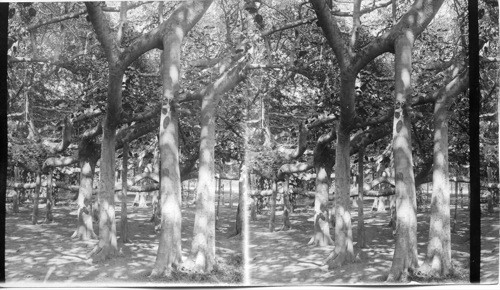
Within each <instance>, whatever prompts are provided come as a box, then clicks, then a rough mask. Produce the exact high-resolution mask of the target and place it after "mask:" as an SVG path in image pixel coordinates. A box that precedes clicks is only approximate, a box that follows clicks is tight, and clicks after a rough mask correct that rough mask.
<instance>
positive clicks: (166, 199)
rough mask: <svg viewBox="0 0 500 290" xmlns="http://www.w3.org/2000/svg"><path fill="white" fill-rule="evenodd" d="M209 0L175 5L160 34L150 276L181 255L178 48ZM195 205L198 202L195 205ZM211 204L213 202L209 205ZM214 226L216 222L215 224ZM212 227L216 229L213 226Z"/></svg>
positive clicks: (165, 269) (165, 271) (166, 272)
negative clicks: (155, 232) (156, 236)
mask: <svg viewBox="0 0 500 290" xmlns="http://www.w3.org/2000/svg"><path fill="white" fill-rule="evenodd" d="M211 3H212V1H210V0H206V1H189V2H186V3H185V4H184V5H182V6H181V7H180V8H178V9H177V10H176V11H175V12H174V15H173V16H172V17H176V18H175V20H174V22H173V23H172V25H171V26H170V27H169V30H168V31H166V34H164V35H163V38H162V43H163V53H162V57H161V60H162V64H161V65H162V67H161V71H162V82H163V95H162V98H161V100H162V108H161V118H160V142H159V143H160V156H161V158H160V163H161V178H160V180H161V181H160V183H161V189H160V192H161V199H160V201H161V212H162V217H161V232H160V245H159V247H158V253H157V256H156V262H155V266H154V269H153V272H152V273H151V276H159V275H170V272H171V269H172V265H177V264H179V263H181V262H182V256H181V221H182V217H181V203H182V200H181V199H182V197H181V176H180V168H179V147H178V146H179V140H178V139H179V133H178V132H179V124H178V113H177V106H178V104H177V101H178V100H177V95H178V92H179V80H180V62H181V47H182V40H183V38H184V36H185V35H186V34H187V33H188V32H189V31H190V30H191V28H192V27H193V26H194V25H195V24H196V23H197V22H198V20H200V18H201V17H202V16H203V14H204V13H205V11H206V10H207V9H208V7H209V6H210V4H211ZM197 206H198V205H197ZM212 206H213V204H212ZM214 227H215V224H214ZM214 230H215V229H214Z"/></svg>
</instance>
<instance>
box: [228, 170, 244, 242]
mask: <svg viewBox="0 0 500 290" xmlns="http://www.w3.org/2000/svg"><path fill="white" fill-rule="evenodd" d="M239 172H240V180H241V181H240V182H239V183H238V184H239V186H238V208H237V209H236V223H235V232H234V234H233V236H236V235H243V227H244V226H245V223H244V222H243V221H244V218H245V217H244V214H245V212H244V208H245V193H246V190H245V188H247V185H245V179H246V178H245V172H246V170H245V169H244V167H243V162H242V163H241V165H240V170H239ZM242 179H243V180H242ZM231 182H232V181H231Z"/></svg>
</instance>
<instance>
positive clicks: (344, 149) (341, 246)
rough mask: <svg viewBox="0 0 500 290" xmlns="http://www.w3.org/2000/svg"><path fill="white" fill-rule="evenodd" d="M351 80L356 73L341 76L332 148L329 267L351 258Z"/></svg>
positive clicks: (352, 103) (352, 85)
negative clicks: (332, 223)
mask: <svg viewBox="0 0 500 290" xmlns="http://www.w3.org/2000/svg"><path fill="white" fill-rule="evenodd" d="M354 84H355V76H350V75H344V76H343V77H342V83H341V94H342V96H341V101H340V105H341V106H340V122H339V125H338V128H337V148H336V152H335V195H336V197H335V249H334V251H333V252H332V254H330V257H328V258H327V261H328V268H329V269H333V268H336V267H339V266H341V265H343V264H346V263H351V262H353V261H354V247H353V238H352V224H351V213H350V205H351V203H350V172H351V169H350V147H351V145H350V126H351V123H352V118H353V116H354V88H355V87H354Z"/></svg>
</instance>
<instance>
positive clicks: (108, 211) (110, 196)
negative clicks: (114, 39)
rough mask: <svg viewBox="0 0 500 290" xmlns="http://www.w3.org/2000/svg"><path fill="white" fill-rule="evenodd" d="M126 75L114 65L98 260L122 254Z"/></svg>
mask: <svg viewBox="0 0 500 290" xmlns="http://www.w3.org/2000/svg"><path fill="white" fill-rule="evenodd" d="M110 65H111V64H110ZM122 76H123V70H122V69H120V68H113V67H111V68H110V71H109V78H108V82H109V83H108V96H107V109H106V116H105V118H104V125H103V137H102V143H101V166H100V178H99V191H98V202H99V243H98V244H97V245H96V248H95V249H94V250H93V253H92V254H94V255H95V256H94V261H96V262H99V261H103V260H105V259H108V258H111V257H113V256H115V255H116V254H117V253H118V244H117V238H116V220H115V142H116V140H115V137H116V125H117V123H118V122H119V119H120V111H121V101H122V100H121V99H122V88H121V85H122Z"/></svg>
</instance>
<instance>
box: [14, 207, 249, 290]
mask: <svg viewBox="0 0 500 290" xmlns="http://www.w3.org/2000/svg"><path fill="white" fill-rule="evenodd" d="M129 199H130V200H129V201H130V202H129V207H128V215H129V216H128V222H129V239H130V240H131V243H128V244H125V245H123V244H122V243H121V239H120V223H119V221H120V219H119V216H120V207H119V206H117V207H116V216H117V233H118V243H119V247H120V254H119V256H118V257H115V258H114V259H111V260H107V261H105V262H102V263H98V264H94V263H92V260H91V259H90V258H89V257H87V255H88V253H89V252H90V251H91V250H92V248H93V247H94V245H95V243H96V242H97V240H90V241H76V240H72V239H71V238H70V237H71V234H72V233H73V231H74V230H75V228H76V209H77V207H76V205H75V204H71V205H69V206H57V207H55V208H54V212H53V214H54V222H53V223H50V224H37V225H32V224H31V221H30V218H29V216H30V214H31V207H26V206H25V207H21V208H20V213H17V214H13V213H8V214H7V216H6V221H5V222H6V227H5V277H6V283H7V284H6V285H13V286H15V285H22V286H24V285H30V284H32V285H33V286H38V287H40V286H43V285H47V286H50V285H51V284H50V283H54V282H56V283H58V284H59V283H63V285H65V284H66V283H69V285H72V286H75V285H78V286H80V285H84V284H82V282H83V283H85V285H86V284H87V283H89V285H99V286H105V285H108V284H109V285H112V286H116V285H118V284H124V285H148V284H152V285H157V284H158V283H161V284H166V283H198V284H199V283H202V284H203V283H208V284H213V283H231V284H235V283H238V282H237V281H236V280H237V279H239V280H242V258H241V257H242V249H241V239H240V238H228V236H229V233H230V232H231V231H232V227H233V224H234V219H235V216H236V207H233V208H231V209H229V208H228V207H223V206H221V207H220V212H219V226H218V230H217V231H216V256H217V261H218V263H219V269H218V270H217V271H216V272H214V273H212V274H211V275H201V274H192V273H182V270H179V271H178V272H177V273H174V275H173V277H171V278H170V279H167V278H163V279H159V280H153V279H150V278H148V276H149V274H151V270H152V268H153V265H154V262H155V259H156V252H157V250H158V238H157V234H156V233H155V231H154V224H153V223H151V222H149V220H150V218H151V214H152V209H151V208H150V207H148V208H137V207H132V203H131V201H132V197H129ZM44 210H45V209H44V207H43V205H42V206H41V210H40V212H44ZM194 215H195V206H194V205H190V206H189V205H187V204H186V205H184V206H183V208H182V254H183V258H184V259H186V258H187V257H188V254H189V250H190V248H191V239H192V234H193V224H194ZM94 229H95V230H96V233H97V234H98V229H97V224H96V223H94ZM176 275H177V276H176ZM40 283H48V284H40ZM117 283H118V284H117Z"/></svg>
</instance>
